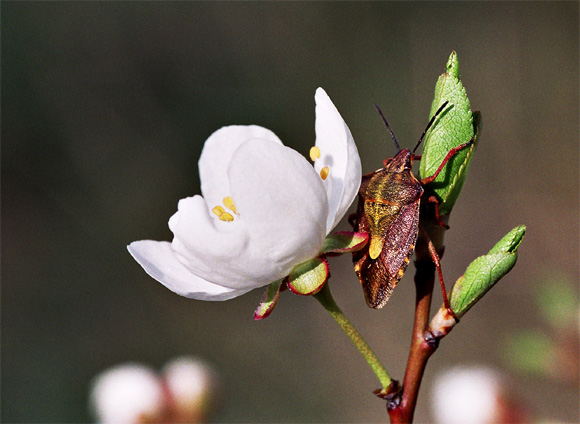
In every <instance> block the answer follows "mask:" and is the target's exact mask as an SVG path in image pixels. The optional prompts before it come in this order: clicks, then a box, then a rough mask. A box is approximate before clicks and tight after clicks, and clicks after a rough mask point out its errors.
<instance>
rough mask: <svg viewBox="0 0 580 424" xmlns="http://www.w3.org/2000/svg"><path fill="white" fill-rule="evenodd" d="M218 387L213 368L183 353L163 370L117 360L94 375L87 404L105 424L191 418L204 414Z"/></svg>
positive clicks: (198, 419) (201, 418)
mask: <svg viewBox="0 0 580 424" xmlns="http://www.w3.org/2000/svg"><path fill="white" fill-rule="evenodd" d="M216 388H217V374H216V372H215V371H214V370H213V369H212V368H211V367H210V366H209V365H208V364H207V363H205V362H204V361H201V360H199V359H196V358H193V357H187V356H184V357H180V358H177V359H174V360H172V361H170V362H169V363H167V364H166V365H165V367H164V368H163V371H162V373H161V374H159V373H157V372H155V371H154V370H152V369H151V368H149V367H147V366H145V365H140V364H135V363H129V364H121V365H117V366H115V367H113V368H111V369H109V370H107V371H105V372H103V373H102V374H100V375H99V376H97V377H96V378H95V380H94V381H93V384H92V387H91V393H90V403H91V407H92V409H93V412H94V414H95V416H96V417H97V419H98V420H99V421H100V422H102V423H103V424H143V423H157V422H159V423H169V422H172V423H195V422H203V421H204V420H205V419H207V418H208V413H209V412H210V411H211V407H212V406H213V404H214V400H215V394H216Z"/></svg>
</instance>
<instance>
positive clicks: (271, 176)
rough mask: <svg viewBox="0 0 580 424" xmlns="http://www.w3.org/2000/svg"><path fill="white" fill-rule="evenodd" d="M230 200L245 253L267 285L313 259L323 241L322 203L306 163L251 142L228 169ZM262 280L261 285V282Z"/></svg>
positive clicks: (324, 200) (324, 199)
mask: <svg viewBox="0 0 580 424" xmlns="http://www.w3.org/2000/svg"><path fill="white" fill-rule="evenodd" d="M228 176H229V178H230V187H231V189H232V195H233V197H234V199H235V201H236V205H237V207H238V212H239V214H240V218H241V219H243V220H244V222H245V224H246V225H247V229H248V233H249V236H250V246H249V248H250V250H251V251H252V253H253V255H254V256H253V258H252V259H253V260H254V261H255V264H253V265H252V266H256V265H261V266H262V267H270V269H271V270H270V272H268V273H266V272H264V271H261V272H262V273H263V274H264V276H266V275H267V278H266V279H265V280H263V281H264V283H265V284H268V283H270V282H272V281H275V280H277V279H279V278H282V277H284V276H286V275H287V273H289V272H290V270H291V269H292V267H293V266H294V265H297V264H298V263H300V262H303V261H305V260H308V259H311V258H312V257H314V256H316V255H317V254H318V252H319V251H320V249H321V247H322V243H323V242H324V238H325V236H326V218H327V216H328V201H327V197H326V193H325V190H324V187H323V185H322V181H321V179H320V177H319V176H318V175H317V174H316V172H315V171H314V169H313V168H312V166H311V165H310V164H309V163H308V161H307V160H306V159H305V158H304V157H303V156H302V155H300V154H299V153H298V152H296V151H294V150H292V149H290V148H288V147H284V146H279V145H276V144H273V143H267V142H265V141H263V140H251V141H248V142H247V143H244V144H243V145H242V146H240V147H239V148H238V150H237V151H236V153H235V154H234V156H233V157H232V161H231V164H230V168H229V170H228ZM266 280H267V281H266Z"/></svg>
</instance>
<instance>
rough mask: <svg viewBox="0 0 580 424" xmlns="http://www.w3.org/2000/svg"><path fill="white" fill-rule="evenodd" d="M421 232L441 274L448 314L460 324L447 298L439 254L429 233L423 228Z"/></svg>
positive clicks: (444, 301)
mask: <svg viewBox="0 0 580 424" xmlns="http://www.w3.org/2000/svg"><path fill="white" fill-rule="evenodd" d="M420 230H421V234H422V235H423V237H424V238H425V241H426V242H427V249H428V250H429V254H430V255H431V259H432V260H433V263H434V264H435V267H436V268H437V273H438V274H439V283H441V292H442V294H443V304H444V305H445V309H447V312H448V313H449V314H450V315H451V316H452V317H453V319H454V320H455V322H459V318H457V317H456V316H455V314H454V313H453V310H452V309H451V306H450V305H449V299H448V298H447V290H445V282H444V281H443V271H441V263H440V262H439V255H438V254H437V250H436V249H435V246H434V245H433V242H432V241H431V238H430V237H429V235H428V234H427V231H425V229H424V228H423V227H420Z"/></svg>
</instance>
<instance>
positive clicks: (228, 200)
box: [223, 196, 238, 215]
mask: <svg viewBox="0 0 580 424" xmlns="http://www.w3.org/2000/svg"><path fill="white" fill-rule="evenodd" d="M223 202H224V206H225V207H226V208H228V209H229V210H231V211H232V212H233V213H235V214H236V215H237V214H238V210H237V209H236V205H235V203H234V199H232V198H231V197H230V196H228V197H224V200H223Z"/></svg>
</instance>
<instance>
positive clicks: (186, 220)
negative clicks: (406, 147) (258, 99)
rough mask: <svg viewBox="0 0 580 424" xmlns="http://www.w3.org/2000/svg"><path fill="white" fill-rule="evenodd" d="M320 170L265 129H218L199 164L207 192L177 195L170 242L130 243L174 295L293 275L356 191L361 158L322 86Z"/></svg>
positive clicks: (215, 295)
mask: <svg viewBox="0 0 580 424" xmlns="http://www.w3.org/2000/svg"><path fill="white" fill-rule="evenodd" d="M315 100H316V147H317V148H318V149H314V150H313V152H314V155H313V157H314V158H316V160H315V163H314V167H313V166H312V165H310V164H309V162H308V161H307V160H306V159H305V158H304V157H303V156H302V155H300V154H299V153H297V152H296V151H294V150H292V149H290V148H288V147H285V146H284V145H283V144H282V142H281V141H280V140H279V139H278V137H276V135H275V134H274V133H272V132H271V131H269V130H267V129H265V128H262V127H259V126H229V127H224V128H221V129H220V130H218V131H216V132H215V133H213V134H212V135H211V136H210V137H209V139H208V140H207V141H206V143H205V145H204V148H203V151H202V154H201V158H200V160H199V172H200V179H201V191H202V194H203V197H202V196H199V195H196V196H193V197H188V198H185V199H181V200H180V201H179V204H178V211H177V212H176V213H175V214H174V215H173V216H172V217H171V219H170V220H169V228H170V229H171V231H172V232H173V235H174V238H173V241H172V242H171V243H169V242H158V241H152V240H143V241H137V242H133V243H131V244H130V245H129V246H128V249H129V252H130V253H131V255H133V257H134V258H135V260H137V262H139V264H140V265H141V266H142V267H143V268H144V269H145V271H146V272H147V273H148V274H149V275H150V276H152V277H153V278H155V279H156V280H158V281H159V282H161V283H162V284H164V285H165V286H166V287H168V288H169V289H171V290H172V291H174V292H175V293H177V294H180V295H182V296H185V297H189V298H193V299H201V300H226V299H231V298H233V297H236V296H239V295H241V294H244V293H246V292H248V291H250V290H252V289H255V288H257V287H262V286H265V285H268V284H269V283H271V282H273V281H276V280H279V279H281V278H284V277H285V276H287V275H288V274H289V273H290V271H291V270H292V268H293V267H294V266H296V265H298V264H300V263H302V262H304V261H307V260H309V259H312V258H314V257H316V256H317V255H318V254H319V252H320V250H321V248H322V245H323V241H324V239H325V237H326V236H327V235H328V234H329V233H330V231H331V230H332V229H333V228H334V227H335V226H336V224H337V223H338V222H339V221H340V220H341V219H342V217H343V216H344V214H345V213H346V211H347V209H348V207H349V206H350V204H351V203H352V201H353V199H354V197H355V196H356V194H357V192H358V188H359V185H360V181H361V164H360V158H359V155H358V151H357V149H356V146H355V144H354V140H353V138H352V135H351V133H350V130H349V129H348V127H347V125H346V123H345V122H344V120H343V119H342V117H341V116H340V114H339V113H338V111H337V110H336V108H335V106H334V105H333V103H332V102H331V101H330V99H329V97H328V96H327V94H326V92H325V91H324V90H323V89H321V88H319V89H318V90H317V91H316V96H315Z"/></svg>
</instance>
